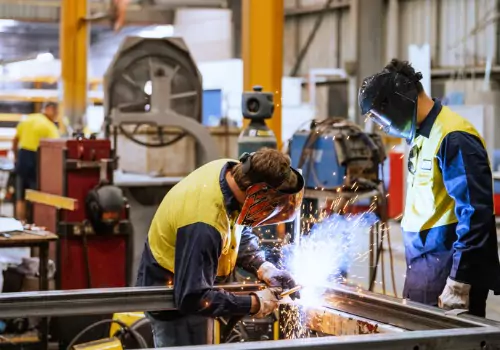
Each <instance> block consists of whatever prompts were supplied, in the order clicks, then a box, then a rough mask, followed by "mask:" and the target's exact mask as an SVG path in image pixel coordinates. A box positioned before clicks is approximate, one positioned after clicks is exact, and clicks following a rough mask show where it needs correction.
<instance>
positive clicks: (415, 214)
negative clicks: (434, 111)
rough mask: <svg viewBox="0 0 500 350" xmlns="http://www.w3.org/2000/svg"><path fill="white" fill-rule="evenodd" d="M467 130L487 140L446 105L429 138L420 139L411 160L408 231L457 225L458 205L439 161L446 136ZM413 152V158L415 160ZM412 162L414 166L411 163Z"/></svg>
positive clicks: (405, 223)
mask: <svg viewBox="0 0 500 350" xmlns="http://www.w3.org/2000/svg"><path fill="white" fill-rule="evenodd" d="M453 131H463V132H467V133H469V134H471V135H474V136H476V137H478V138H479V139H480V140H481V142H482V143H483V146H484V140H483V138H482V137H481V136H480V135H479V134H478V132H477V131H476V129H475V128H474V127H473V126H472V124H471V123H469V122H468V121H467V120H466V119H464V118H462V117H461V116H459V115H458V114H456V113H454V112H452V111H451V110H450V109H449V108H448V107H446V106H443V108H442V110H441V112H440V113H439V115H438V116H437V118H436V120H435V122H434V125H433V126H432V129H431V133H430V135H429V138H426V137H424V136H421V135H419V136H417V137H416V138H415V140H414V141H413V144H412V147H411V149H412V150H413V152H410V157H408V163H409V164H408V169H409V170H410V168H413V169H415V171H408V175H407V191H406V204H405V210H404V215H403V220H402V223H401V226H402V228H403V230H404V231H405V232H421V231H425V230H428V229H431V228H433V227H439V226H443V225H449V224H453V223H456V222H457V221H458V220H457V217H456V216H455V202H454V200H453V199H452V198H451V197H450V196H449V195H448V192H447V191H446V188H445V187H444V182H443V177H442V175H441V171H440V169H439V164H438V160H437V158H436V156H437V153H438V151H439V148H440V146H441V142H442V141H443V139H444V137H445V136H446V135H448V134H449V133H451V132H453ZM411 153H413V157H411V155H412V154H411ZM410 163H411V164H410Z"/></svg>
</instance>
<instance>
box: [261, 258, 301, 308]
mask: <svg viewBox="0 0 500 350" xmlns="http://www.w3.org/2000/svg"><path fill="white" fill-rule="evenodd" d="M257 277H258V278H259V280H261V281H264V282H265V283H266V284H267V285H268V286H269V287H271V288H274V287H278V288H282V289H283V291H286V290H288V289H292V288H293V287H295V286H296V285H297V284H296V283H295V280H294V279H293V277H292V275H291V274H290V273H289V272H288V271H285V270H280V269H278V268H277V267H276V266H274V265H273V264H271V263H270V262H268V261H266V262H265V263H263V264H262V265H261V266H260V267H259V269H258V270H257ZM290 298H292V299H296V298H300V294H299V292H295V293H293V294H291V295H290Z"/></svg>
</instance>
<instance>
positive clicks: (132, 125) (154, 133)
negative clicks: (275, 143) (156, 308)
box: [103, 37, 219, 280]
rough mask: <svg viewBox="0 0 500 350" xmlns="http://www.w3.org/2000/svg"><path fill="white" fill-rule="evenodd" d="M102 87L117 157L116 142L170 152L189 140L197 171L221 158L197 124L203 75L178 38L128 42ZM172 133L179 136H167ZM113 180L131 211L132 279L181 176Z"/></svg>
mask: <svg viewBox="0 0 500 350" xmlns="http://www.w3.org/2000/svg"><path fill="white" fill-rule="evenodd" d="M103 86H104V109H105V118H106V119H105V120H106V135H107V137H109V138H110V139H112V140H113V145H114V148H115V151H116V154H117V155H121V157H122V158H125V157H127V155H128V154H127V153H126V152H127V150H125V149H120V147H121V146H122V147H123V145H124V142H119V137H122V140H128V141H129V142H133V143H135V144H137V145H140V146H143V147H149V148H164V149H165V152H168V151H169V148H168V146H172V145H173V144H175V143H176V142H179V141H180V140H182V139H183V138H185V137H188V136H191V137H193V138H194V139H195V140H196V143H197V149H196V152H195V157H196V165H197V166H200V165H202V164H204V163H206V162H209V161H211V160H215V159H217V158H219V148H218V146H217V144H216V143H215V141H214V140H213V138H212V136H211V135H210V133H209V131H208V130H207V129H206V128H205V127H204V126H203V125H202V124H201V119H202V113H201V105H202V101H201V99H202V79H201V74H200V72H199V71H198V68H197V67H196V64H195V62H194V59H193V58H192V57H191V54H190V52H189V50H188V48H187V46H186V44H185V43H184V41H183V40H182V39H181V38H163V39H147V38H141V37H127V38H126V39H125V40H124V41H123V42H122V44H121V45H120V48H119V49H118V51H117V53H116V54H115V56H114V59H113V61H112V62H111V64H110V66H109V68H108V70H107V71H106V75H105V77H104V84H103ZM169 128H170V129H169ZM172 128H175V129H176V130H178V131H179V130H180V132H178V133H176V134H174V135H172V133H169V132H167V131H169V130H170V131H171V129H172ZM167 129H169V130H167ZM178 156H182V155H178ZM114 180H115V184H116V185H117V186H119V187H120V188H122V189H123V191H124V193H125V196H126V197H127V199H128V201H129V205H130V208H131V209H130V213H131V222H132V223H133V227H134V232H135V236H134V244H133V246H134V247H136V249H135V251H134V259H133V264H132V271H133V274H135V271H137V269H138V267H139V261H140V257H141V254H142V248H143V244H144V241H145V239H146V236H147V232H148V230H149V224H150V222H151V219H152V218H153V215H154V213H155V212H156V208H157V206H158V204H159V203H160V202H161V200H162V199H163V197H164V196H165V194H166V193H167V191H168V190H169V189H170V188H171V187H172V186H173V185H175V184H176V183H177V182H178V181H179V180H180V177H164V176H151V175H146V174H133V173H121V172H119V173H116V174H115V179H114ZM134 279H135V277H134V276H132V280H134Z"/></svg>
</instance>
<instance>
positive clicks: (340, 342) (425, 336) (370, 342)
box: [165, 327, 500, 350]
mask: <svg viewBox="0 0 500 350" xmlns="http://www.w3.org/2000/svg"><path fill="white" fill-rule="evenodd" d="M203 348H204V349H210V350H212V349H221V350H275V349H304V350H305V349H315V350H323V349H324V350H330V349H331V350H396V349H397V350H403V349H404V350H411V349H414V350H431V349H432V350H471V349H488V350H492V349H500V329H498V328H496V327H481V328H469V329H447V330H434V331H415V332H404V333H400V334H370V335H358V336H356V335H355V336H343V337H323V338H307V339H293V340H276V341H261V342H250V343H233V344H223V345H214V346H204V347H203ZM165 349H166V348H165ZM168 349H173V348H168ZM175 349H177V348H175ZM179 349H180V348H179ZM182 349H183V350H199V349H200V347H199V346H188V347H182Z"/></svg>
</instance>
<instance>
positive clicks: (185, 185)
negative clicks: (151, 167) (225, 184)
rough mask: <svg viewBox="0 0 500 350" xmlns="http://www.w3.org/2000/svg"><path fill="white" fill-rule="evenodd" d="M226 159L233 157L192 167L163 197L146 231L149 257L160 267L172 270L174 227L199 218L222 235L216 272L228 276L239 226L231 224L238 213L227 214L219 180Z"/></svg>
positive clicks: (188, 223)
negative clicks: (196, 167)
mask: <svg viewBox="0 0 500 350" xmlns="http://www.w3.org/2000/svg"><path fill="white" fill-rule="evenodd" d="M228 161H234V160H232V159H221V160H216V161H213V162H210V163H208V164H205V165H204V166H202V167H200V168H198V169H196V170H195V171H193V172H192V173H191V174H189V175H188V176H187V177H186V178H184V179H183V180H182V181H181V182H179V183H178V184H177V185H175V186H174V187H173V188H172V189H171V190H170V191H169V192H168V193H167V195H166V196H165V198H163V201H162V202H161V204H160V206H159V207H158V210H157V211H156V214H155V216H154V218H153V221H152V223H151V227H150V228H149V233H148V242H149V247H150V249H151V252H152V254H153V257H154V258H155V260H156V261H157V262H158V264H160V266H162V267H163V268H165V269H167V270H169V271H171V272H173V273H175V266H174V261H175V242H176V238H177V229H178V228H180V227H183V226H187V225H190V224H194V223H199V222H201V223H206V224H208V225H211V226H213V227H214V228H215V229H217V231H219V233H220V235H221V238H222V254H221V256H220V257H219V266H218V270H217V276H228V275H229V274H230V273H231V271H232V270H233V269H234V266H235V264H236V258H237V256H238V248H239V245H240V238H241V227H235V226H236V225H234V222H236V219H237V217H238V214H239V213H237V212H234V213H232V214H231V216H230V217H229V216H228V214H227V212H226V208H225V206H224V198H223V195H222V190H221V188H220V182H219V178H220V173H221V171H222V168H223V167H224V166H225V165H226V163H227V162H228ZM234 162H236V161H234Z"/></svg>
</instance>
